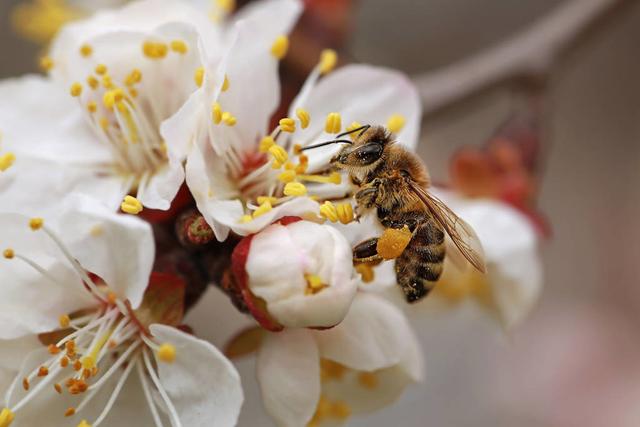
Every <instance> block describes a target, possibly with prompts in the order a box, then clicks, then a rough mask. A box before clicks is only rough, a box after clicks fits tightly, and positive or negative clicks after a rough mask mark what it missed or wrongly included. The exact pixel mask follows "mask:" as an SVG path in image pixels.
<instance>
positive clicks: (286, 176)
mask: <svg viewBox="0 0 640 427" xmlns="http://www.w3.org/2000/svg"><path fill="white" fill-rule="evenodd" d="M278 179H279V180H280V182H284V183H285V184H286V183H288V182H293V180H294V179H296V172H295V171H294V170H290V169H289V170H285V171H284V172H282V173H281V174H280V175H278Z"/></svg>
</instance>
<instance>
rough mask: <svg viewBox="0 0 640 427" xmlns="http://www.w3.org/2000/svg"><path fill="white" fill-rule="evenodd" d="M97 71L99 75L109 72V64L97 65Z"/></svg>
mask: <svg viewBox="0 0 640 427" xmlns="http://www.w3.org/2000/svg"><path fill="white" fill-rule="evenodd" d="M95 72H96V74H97V75H99V76H102V75H104V74H105V73H106V72H107V66H106V65H104V64H98V65H96V68H95Z"/></svg>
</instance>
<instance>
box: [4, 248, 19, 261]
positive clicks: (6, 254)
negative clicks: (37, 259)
mask: <svg viewBox="0 0 640 427" xmlns="http://www.w3.org/2000/svg"><path fill="white" fill-rule="evenodd" d="M2 256H4V257H5V258H6V259H13V257H14V256H16V253H15V251H14V250H13V249H11V248H7V249H5V250H4V251H3V252H2Z"/></svg>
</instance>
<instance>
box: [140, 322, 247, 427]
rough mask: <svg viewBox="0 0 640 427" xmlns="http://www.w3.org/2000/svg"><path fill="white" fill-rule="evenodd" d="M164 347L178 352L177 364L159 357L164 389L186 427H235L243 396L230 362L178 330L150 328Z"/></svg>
mask: <svg viewBox="0 0 640 427" xmlns="http://www.w3.org/2000/svg"><path fill="white" fill-rule="evenodd" d="M150 330H151V333H152V334H153V336H154V337H155V338H156V340H158V341H159V342H161V343H165V342H166V343H170V344H172V345H174V346H175V348H176V360H175V361H174V362H173V363H165V362H162V361H160V360H159V359H158V358H157V357H156V362H157V364H158V373H159V377H160V382H161V383H162V386H163V387H164V389H165V390H166V391H167V394H168V395H169V397H170V399H171V402H172V404H173V405H174V407H175V408H176V411H177V413H178V416H179V417H180V421H181V423H182V424H183V425H187V426H194V427H198V426H201V427H208V426H213V425H215V426H221V427H225V426H229V427H231V426H234V425H235V424H236V422H237V420H238V415H239V414H240V407H241V406H242V401H243V394H242V387H241V385H240V376H239V375H238V372H237V371H236V369H235V368H234V367H233V365H232V364H231V362H229V360H227V358H226V357H224V356H223V355H222V353H220V351H218V349H216V348H215V347H214V346H213V345H211V344H209V343H208V342H206V341H203V340H200V339H197V338H195V337H193V336H191V335H188V334H186V333H184V332H182V331H180V330H178V329H176V328H172V327H169V326H165V325H159V324H156V325H151V327H150Z"/></svg>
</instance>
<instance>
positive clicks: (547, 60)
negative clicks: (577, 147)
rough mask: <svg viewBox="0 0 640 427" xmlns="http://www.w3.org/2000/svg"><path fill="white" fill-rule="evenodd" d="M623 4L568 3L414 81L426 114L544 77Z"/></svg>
mask: <svg viewBox="0 0 640 427" xmlns="http://www.w3.org/2000/svg"><path fill="white" fill-rule="evenodd" d="M623 1H624V0H571V1H568V2H566V3H565V4H563V5H561V6H559V7H558V8H557V9H556V10H555V11H554V12H552V13H551V14H549V15H547V16H545V17H543V18H542V19H540V20H539V21H538V22H536V23H534V24H533V25H532V26H530V27H529V28H528V29H526V30H524V31H523V32H522V33H520V34H518V35H516V36H515V37H513V38H511V39H509V40H507V41H505V42H502V43H500V44H498V45H497V46H495V47H493V48H489V49H488V50H486V51H484V52H481V53H479V54H477V55H474V56H473V57H471V58H469V59H465V60H462V61H460V62H458V63H455V64H452V65H449V66H446V67H444V68H441V69H439V70H436V71H434V72H428V73H425V74H423V75H421V76H417V77H415V79H414V81H415V83H416V84H417V86H418V89H419V91H420V96H421V98H422V102H423V109H424V113H425V114H429V113H432V112H434V111H436V110H438V109H440V108H443V107H445V106H447V105H450V104H452V103H454V102H456V101H458V100H459V99H461V98H464V97H466V96H469V95H471V94H473V93H475V92H477V91H478V90H481V89H483V88H486V87H488V86H491V85H494V84H496V83H499V82H502V81H504V80H506V79H511V78H515V77H543V76H545V75H547V74H548V72H549V70H550V67H551V66H552V65H553V64H554V62H555V61H556V59H557V58H558V56H559V55H560V54H561V53H562V52H564V51H565V49H566V48H567V47H568V45H569V44H571V43H572V42H574V41H575V40H576V39H577V38H578V37H579V36H580V35H581V34H583V33H584V31H585V30H586V29H587V28H589V27H590V26H591V25H592V24H593V23H594V22H595V21H596V20H597V19H598V18H600V17H601V16H603V15H604V14H605V13H607V12H608V11H610V10H611V9H612V8H613V7H614V6H617V5H618V4H620V3H622V2H623Z"/></svg>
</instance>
